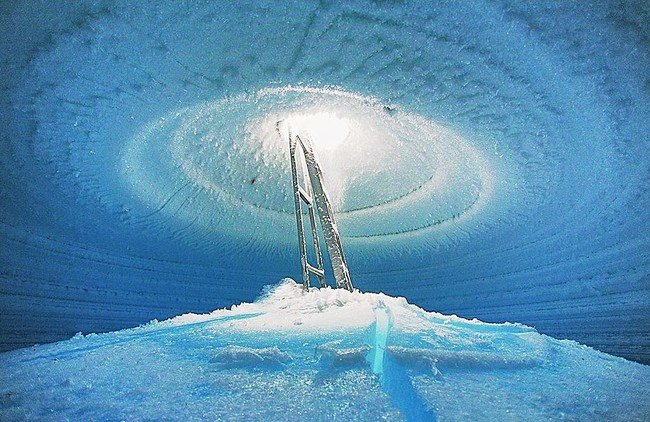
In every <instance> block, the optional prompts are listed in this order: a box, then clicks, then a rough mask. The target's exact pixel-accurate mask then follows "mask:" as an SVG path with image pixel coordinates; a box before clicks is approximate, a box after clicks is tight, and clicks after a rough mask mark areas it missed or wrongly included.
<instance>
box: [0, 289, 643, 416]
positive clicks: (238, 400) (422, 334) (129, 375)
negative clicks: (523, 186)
mask: <svg viewBox="0 0 650 422" xmlns="http://www.w3.org/2000/svg"><path fill="white" fill-rule="evenodd" d="M0 367H1V368H2V371H0V420H23V419H39V420H125V419H129V420H131V419H135V420H151V419H155V420H159V419H172V420H196V419H206V420H230V419H237V420H260V421H268V420H328V421H331V420H345V421H347V420H390V421H393V420H402V419H407V420H435V419H438V420H468V419H470V420H484V419H490V420H548V419H566V420H644V419H646V418H647V417H648V415H649V414H650V402H649V401H648V397H649V396H650V382H649V381H650V367H648V366H645V365H641V364H638V363H633V362H630V361H627V360H624V359H622V358H618V357H613V356H610V355H607V354H604V353H601V352H598V351H595V350H593V349H591V348H589V347H586V346H582V345H580V344H577V343H575V342H572V341H565V340H555V339H553V338H550V337H548V336H545V335H541V334H539V333H537V332H536V331H535V330H534V329H533V328H530V327H527V326H523V325H519V324H509V323H506V324H486V323H482V322H480V321H477V320H472V321H470V320H465V319H461V318H458V317H456V316H445V315H442V314H438V313H431V312H425V311H424V310H422V309H420V308H418V307H417V306H414V305H411V304H409V303H408V302H407V301H406V300H405V299H404V298H394V297H390V296H387V295H384V294H373V293H359V292H354V293H350V292H347V291H344V290H331V289H322V290H314V291H310V292H308V293H306V292H304V291H303V290H302V289H301V287H300V286H299V285H298V284H296V283H294V282H293V281H291V280H289V279H286V280H284V281H283V282H282V283H280V284H279V285H277V286H274V287H273V288H271V289H269V290H268V292H267V293H266V294H265V295H263V296H262V297H261V298H260V299H258V300H257V301H255V302H254V303H243V304H241V305H239V306H234V307H232V309H230V310H227V309H223V310H217V311H214V312H212V313H211V314H206V315H195V314H188V315H182V316H179V317H176V318H173V319H171V320H167V321H163V322H156V321H154V322H152V323H150V324H147V325H145V326H142V327H138V328H134V329H129V330H123V331H118V332H113V333H107V334H90V335H86V336H82V335H77V336H75V337H74V338H72V339H70V340H67V341H61V342H58V343H54V344H47V345H41V346H35V347H32V348H28V349H22V350H16V351H11V352H6V353H3V354H1V355H0ZM646 420H647V419H646Z"/></svg>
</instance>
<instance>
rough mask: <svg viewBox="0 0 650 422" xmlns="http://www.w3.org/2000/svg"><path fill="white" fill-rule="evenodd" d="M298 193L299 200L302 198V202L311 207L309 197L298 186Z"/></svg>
mask: <svg viewBox="0 0 650 422" xmlns="http://www.w3.org/2000/svg"><path fill="white" fill-rule="evenodd" d="M298 193H299V194H300V198H302V200H303V201H305V202H306V203H307V204H308V205H311V197H310V196H309V194H308V193H307V192H305V190H304V189H303V188H301V187H300V186H298Z"/></svg>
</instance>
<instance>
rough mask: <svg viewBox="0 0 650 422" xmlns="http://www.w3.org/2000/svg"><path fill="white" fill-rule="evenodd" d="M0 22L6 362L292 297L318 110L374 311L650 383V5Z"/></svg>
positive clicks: (12, 16) (0, 249)
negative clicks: (156, 323) (561, 345)
mask: <svg viewBox="0 0 650 422" xmlns="http://www.w3.org/2000/svg"><path fill="white" fill-rule="evenodd" d="M0 8H2V13H1V14H0V28H1V31H0V34H1V35H0V44H1V48H0V63H1V64H2V70H3V75H4V77H3V78H2V81H1V85H0V90H1V93H2V95H1V96H0V101H1V102H2V110H3V112H2V113H1V114H0V119H1V120H0V123H1V124H2V131H1V134H2V142H1V143H0V198H1V201H2V202H1V204H0V233H1V234H0V277H1V279H0V280H1V281H0V283H1V284H0V286H1V288H2V290H1V291H0V294H1V295H2V296H1V297H0V303H1V306H2V309H1V312H0V313H1V315H2V317H1V319H0V330H1V333H2V335H1V336H0V338H1V341H2V345H1V346H2V348H3V349H9V348H15V347H19V346H25V345H29V344H32V343H34V342H46V341H51V340H54V339H59V338H64V337H66V336H69V335H72V334H73V333H75V332H78V331H86V332H87V331H102V330H112V329H116V328H122V327H128V326H133V325H136V324H139V323H142V322H145V321H147V320H149V319H151V318H163V317H168V316H172V315H176V314H179V313H183V312H188V311H194V312H199V311H200V312H203V311H208V310H212V309H215V308H217V307H222V306H225V305H228V304H232V303H235V302H240V301H243V300H251V299H252V298H253V297H255V296H256V295H257V293H258V292H259V289H260V287H261V286H262V285H263V284H267V283H268V282H269V281H273V280H277V279H279V278H281V277H283V276H287V275H291V276H294V277H297V276H298V272H299V270H298V265H297V255H296V252H295V251H296V247H295V244H294V236H295V233H294V230H295V228H294V226H293V225H294V223H293V220H292V218H293V217H292V215H291V196H290V195H291V192H290V190H289V183H288V182H289V176H288V167H287V164H288V162H287V160H286V159H285V158H286V157H285V155H284V154H285V153H286V151H285V149H284V147H283V146H282V145H281V144H279V143H278V142H279V141H278V139H277V138H276V137H275V136H274V134H273V130H272V124H273V123H274V121H275V119H276V118H279V117H282V116H285V115H296V114H300V113H301V112H305V110H306V111H307V113H311V114H312V115H313V114H318V113H321V114H322V113H325V114H327V115H334V116H335V117H336V119H339V120H345V125H346V128H347V129H346V132H345V135H344V137H345V140H344V141H343V142H341V143H340V144H339V145H337V147H336V149H334V150H332V149H323V150H322V151H321V155H322V156H323V157H322V158H323V161H324V167H326V170H327V169H329V170H330V171H329V173H327V174H329V176H327V175H326V177H329V179H327V180H326V181H328V182H329V183H330V187H331V190H332V192H331V194H332V196H333V197H334V200H335V204H336V207H337V211H338V213H339V221H340V228H341V231H342V234H343V243H344V246H345V248H346V252H347V258H348V261H349V264H350V269H351V273H352V276H353V279H354V282H355V285H356V286H358V287H360V288H361V289H363V290H369V291H385V292H387V293H391V294H399V295H403V296H406V297H407V298H408V299H409V300H410V301H412V302H414V303H417V304H419V305H421V306H423V307H425V308H427V309H435V310H437V311H443V312H450V313H457V314H459V315H462V316H465V317H478V318H481V319H483V320H488V321H504V320H509V321H518V322H523V323H526V324H528V325H532V326H535V327H536V328H537V329H538V330H539V331H541V332H543V333H548V334H551V335H553V336H555V337H566V338H571V339H575V340H578V341H580V342H583V343H586V344H589V345H593V346H594V347H597V348H599V349H601V350H604V351H607V352H610V353H614V354H618V355H621V356H625V357H628V358H632V359H636V360H640V361H644V362H648V361H649V360H650V355H648V353H649V352H648V351H649V350H650V323H649V322H648V318H647V315H648V314H649V312H650V297H649V290H650V277H649V274H650V271H649V269H650V263H649V260H648V254H649V252H648V251H649V250H650V236H649V233H650V224H649V221H648V216H647V209H648V207H649V205H650V204H649V202H650V200H649V195H648V187H647V186H648V180H649V179H650V178H649V174H650V171H649V170H650V169H649V157H648V151H649V149H648V137H647V134H648V132H649V129H650V128H649V125H648V119H647V116H648V111H649V110H648V108H649V101H648V95H649V92H648V79H647V69H648V68H649V64H650V63H649V56H648V54H649V51H648V21H649V18H648V7H647V6H646V5H644V4H641V3H638V4H634V3H631V2H622V3H620V4H616V3H612V4H610V3H605V2H603V3H596V4H590V5H588V4H581V3H567V4H544V5H537V4H530V5H519V4H509V3H507V2H485V3H482V2H472V3H471V4H455V3H450V4H439V5H426V6H425V5H423V4H421V2H346V4H345V5H343V4H339V3H335V2H327V1H323V2H286V3H282V2H280V3H278V2H270V1H269V2H265V1H255V2H234V3H232V4H223V2H205V3H201V2H177V3H174V4H171V3H152V4H147V5H143V4H137V5H136V4H132V3H131V2H101V1H100V2H78V3H75V4H74V5H70V4H52V2H45V1H43V2H35V1H25V2H20V1H18V2H5V3H3V4H2V5H0ZM328 113H329V114H328Z"/></svg>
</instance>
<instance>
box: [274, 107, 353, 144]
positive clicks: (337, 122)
mask: <svg viewBox="0 0 650 422" xmlns="http://www.w3.org/2000/svg"><path fill="white" fill-rule="evenodd" d="M287 123H289V125H291V127H292V128H293V129H294V130H295V131H296V132H297V133H298V134H300V133H302V132H305V133H308V134H309V135H311V139H312V142H313V144H314V148H315V149H317V150H318V151H331V150H335V149H337V148H338V147H339V146H341V144H343V142H344V141H345V139H346V138H347V137H348V135H349V133H350V128H349V125H348V120H347V119H341V118H340V117H338V116H336V114H334V113H328V112H318V113H309V114H292V115H291V116H289V117H288V118H287Z"/></svg>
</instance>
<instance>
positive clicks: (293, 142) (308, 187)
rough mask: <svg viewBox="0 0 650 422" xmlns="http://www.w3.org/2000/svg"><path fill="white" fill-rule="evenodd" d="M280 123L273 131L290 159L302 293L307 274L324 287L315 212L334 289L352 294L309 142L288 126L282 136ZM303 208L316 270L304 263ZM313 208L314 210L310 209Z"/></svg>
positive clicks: (335, 228) (325, 194)
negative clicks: (286, 146)
mask: <svg viewBox="0 0 650 422" xmlns="http://www.w3.org/2000/svg"><path fill="white" fill-rule="evenodd" d="M281 125H282V121H279V122H277V124H276V129H277V131H278V134H279V135H280V137H281V138H284V137H285V136H286V137H288V139H289V155H290V157H291V176H292V179H293V193H294V202H295V210H296V225H297V227H298V246H299V249H300V262H301V264H302V281H303V287H304V288H305V290H308V289H309V280H310V274H314V275H315V276H316V277H317V278H318V282H319V284H320V286H321V287H325V286H327V284H326V283H325V268H324V266H323V254H322V251H321V248H320V242H319V240H318V229H317V226H316V211H318V217H319V219H320V223H321V228H322V230H323V237H324V238H325V246H326V248H327V253H328V255H329V257H330V261H331V262H332V272H333V273H334V279H335V281H336V287H338V288H344V289H347V290H349V291H352V290H353V287H352V280H351V279H350V271H349V270H348V264H347V262H346V260H345V256H344V255H343V246H342V245H341V236H340V235H339V231H338V228H337V227H336V221H335V220H334V212H333V211H332V205H331V203H330V201H329V198H328V197H327V193H326V192H325V189H324V188H323V172H322V170H321V168H320V165H319V164H318V161H317V160H316V157H315V155H314V150H313V145H312V142H311V138H310V137H309V135H308V134H306V133H301V134H298V133H294V132H293V129H292V127H291V126H290V125H287V132H286V135H283V133H282V128H281ZM298 146H300V150H301V151H302V156H303V158H304V160H302V161H301V168H300V170H301V173H302V176H303V177H302V179H303V184H304V186H305V188H303V187H302V186H301V184H300V182H299V180H298V155H297V152H298V150H297V147H298ZM303 202H304V203H305V204H306V205H307V210H308V214H309V222H310V226H311V234H312V239H313V242H314V250H315V252H316V266H314V265H311V264H310V263H309V262H308V260H307V244H306V242H305V228H304V222H303V214H302V203H303ZM314 205H315V206H316V209H314Z"/></svg>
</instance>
